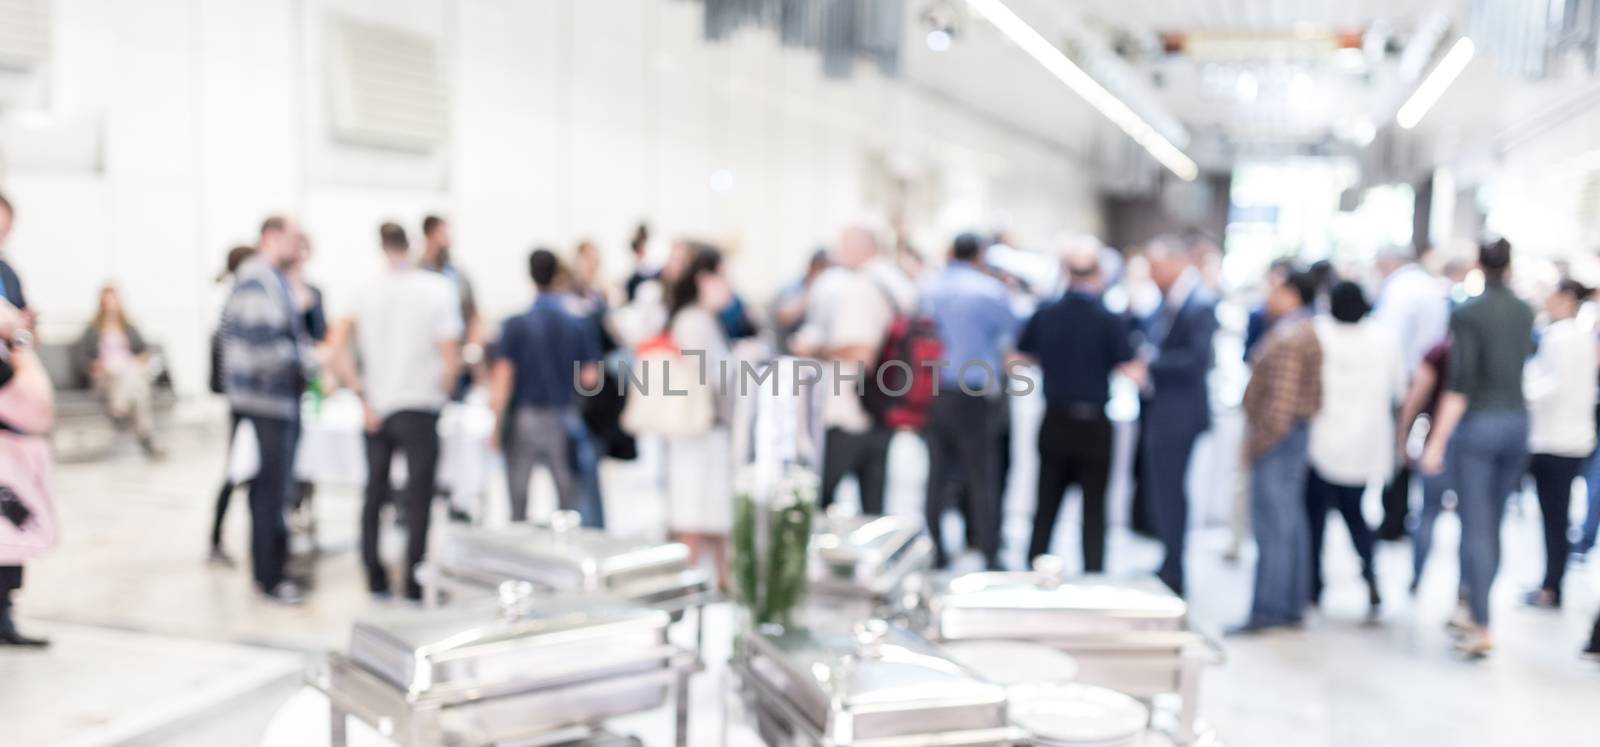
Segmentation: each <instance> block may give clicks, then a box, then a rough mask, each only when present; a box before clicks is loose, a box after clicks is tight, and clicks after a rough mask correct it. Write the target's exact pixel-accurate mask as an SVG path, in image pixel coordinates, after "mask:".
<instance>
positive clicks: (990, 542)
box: [923, 389, 1000, 568]
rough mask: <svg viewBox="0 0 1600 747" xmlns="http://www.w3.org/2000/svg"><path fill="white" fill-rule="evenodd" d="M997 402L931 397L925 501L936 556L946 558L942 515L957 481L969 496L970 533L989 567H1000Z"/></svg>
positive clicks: (959, 395) (954, 394) (940, 561)
mask: <svg viewBox="0 0 1600 747" xmlns="http://www.w3.org/2000/svg"><path fill="white" fill-rule="evenodd" d="M995 412H996V411H995V407H994V403H993V402H991V401H990V399H989V398H987V397H984V396H983V395H971V394H967V393H965V392H962V391H960V390H959V389H957V390H955V391H941V392H940V393H939V396H937V397H935V398H934V401H933V408H932V413H931V414H930V417H929V421H928V428H927V430H926V432H925V433H924V434H923V435H924V438H925V440H926V441H927V443H928V494H927V502H926V505H925V506H924V509H925V514H926V517H927V521H928V533H929V534H930V535H932V537H933V547H934V560H935V564H936V565H937V566H939V567H941V568H942V567H944V566H946V565H947V564H948V563H949V555H948V554H947V553H946V552H945V549H944V537H943V536H942V535H943V532H941V531H940V530H941V520H942V519H943V518H944V512H945V509H946V508H947V507H948V500H949V497H950V496H951V491H950V490H949V489H948V485H949V484H950V483H951V482H953V481H954V480H958V479H959V480H960V481H961V486H962V488H963V489H964V490H965V492H966V495H967V500H968V501H969V512H968V513H969V515H970V520H971V522H972V530H973V531H972V532H971V533H970V534H972V535H973V536H974V537H976V539H977V542H978V547H977V549H978V550H979V552H981V553H983V559H984V562H985V563H986V564H987V565H988V567H990V568H998V567H1000V532H999V526H1000V496H999V495H998V494H997V493H996V492H995V482H996V481H995V477H994V473H995V469H996V462H997V459H996V454H995V437H994V429H995V427H996V426H995Z"/></svg>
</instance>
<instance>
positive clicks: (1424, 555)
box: [1411, 446, 1466, 589]
mask: <svg viewBox="0 0 1600 747" xmlns="http://www.w3.org/2000/svg"><path fill="white" fill-rule="evenodd" d="M1455 451H1456V450H1455V448H1454V446H1449V447H1447V448H1446V449H1445V457H1444V470H1443V471H1441V472H1440V473H1439V474H1437V475H1429V474H1423V473H1422V472H1421V471H1420V470H1418V471H1417V474H1419V475H1421V476H1422V510H1421V511H1420V512H1418V513H1417V526H1416V529H1414V530H1412V532H1411V587H1412V588H1413V589H1415V588H1416V587H1417V585H1418V584H1420V583H1421V582H1422V570H1423V568H1424V567H1425V566H1426V565H1427V563H1428V553H1430V552H1432V551H1433V525H1434V523H1435V522H1437V521H1438V520H1439V514H1440V513H1441V512H1443V511H1444V494H1445V493H1446V492H1448V491H1451V490H1455V479H1454V475H1453V474H1452V472H1451V470H1453V469H1455V461H1456V460H1455ZM1458 500H1459V498H1458ZM1461 547H1462V549H1463V550H1464V549H1465V548H1466V545H1465V544H1464V543H1463V544H1462V545H1461ZM1462 557H1463V558H1465V557H1466V553H1464V552H1463V553H1462ZM1461 567H1462V569H1463V573H1464V572H1465V570H1464V569H1465V568H1466V561H1465V560H1464V559H1463V561H1462V563H1461Z"/></svg>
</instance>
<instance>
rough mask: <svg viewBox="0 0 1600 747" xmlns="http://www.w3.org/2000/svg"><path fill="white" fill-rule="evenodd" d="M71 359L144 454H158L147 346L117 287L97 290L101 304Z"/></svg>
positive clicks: (81, 375) (73, 349)
mask: <svg viewBox="0 0 1600 747" xmlns="http://www.w3.org/2000/svg"><path fill="white" fill-rule="evenodd" d="M72 363H73V367H74V369H75V370H76V371H77V374H78V379H79V381H80V382H81V383H83V384H86V385H88V386H90V387H92V388H93V389H94V390H95V392H96V393H97V394H99V395H100V398H101V399H102V400H103V401H104V402H105V406H106V412H107V413H108V414H109V415H111V419H112V420H114V421H116V422H118V423H119V424H120V423H126V424H128V425H130V426H131V427H132V428H133V432H134V435H136V436H138V438H139V446H140V448H142V449H144V452H145V455H146V456H150V457H158V456H160V455H161V450H160V449H159V448H157V447H156V443H155V434H154V430H153V425H154V417H153V414H152V413H153V408H152V405H151V378H152V376H151V371H150V351H149V348H148V347H147V346H146V345H145V341H144V337H143V336H142V335H140V334H139V330H138V329H136V328H135V327H134V326H133V324H132V323H131V322H129V321H128V317H127V315H126V314H124V313H123V310H122V296H121V295H120V294H119V293H117V289H116V288H113V287H110V286H107V287H106V288H105V289H103V290H101V291H100V308H99V310H98V311H96V312H95V315H94V321H91V322H90V323H89V327H88V329H85V330H84V331H83V336H82V337H79V338H78V342H77V343H75V344H74V345H73V346H72Z"/></svg>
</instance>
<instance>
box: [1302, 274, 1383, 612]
mask: <svg viewBox="0 0 1600 747" xmlns="http://www.w3.org/2000/svg"><path fill="white" fill-rule="evenodd" d="M1328 301H1329V304H1328V305H1329V313H1328V314H1327V315H1326V316H1322V317H1319V318H1317V320H1316V331H1317V341H1318V342H1319V343H1321V345H1322V409H1321V410H1320V411H1319V412H1318V413H1317V416H1316V417H1315V418H1313V419H1312V421H1311V445H1310V462H1311V475H1310V478H1309V479H1308V480H1307V481H1306V516H1307V518H1308V519H1310V524H1311V570H1312V578H1311V599H1310V600H1308V601H1310V602H1311V603H1313V604H1315V603H1317V602H1319V601H1320V599H1321V597H1322V537H1323V532H1324V529H1325V527H1326V524H1327V518H1328V511H1329V509H1331V508H1337V509H1338V510H1339V513H1340V515H1341V516H1343V517H1344V523H1345V526H1346V527H1347V528H1348V529H1349V530H1350V539H1351V540H1352V541H1353V542H1354V543H1355V546H1356V552H1357V554H1359V555H1360V556H1361V575H1362V577H1363V578H1364V579H1365V580H1366V582H1367V599H1368V604H1370V605H1371V609H1372V611H1373V612H1376V611H1377V609H1378V606H1379V605H1380V604H1382V598H1381V597H1380V596H1379V594H1378V580H1377V576H1376V574H1375V573H1374V571H1373V553H1374V544H1375V543H1376V535H1374V533H1373V531H1372V527H1371V526H1370V525H1369V524H1367V520H1366V517H1365V516H1363V515H1362V513H1361V498H1362V496H1363V495H1364V494H1365V493H1366V490H1367V486H1368V485H1372V484H1377V485H1382V484H1383V483H1384V482H1385V481H1386V480H1388V479H1389V475H1390V473H1391V472H1393V471H1394V446H1393V444H1394V442H1395V436H1394V408H1395V405H1396V404H1398V403H1399V402H1400V399H1401V397H1403V396H1405V386H1406V378H1405V367H1404V365H1403V364H1402V363H1401V360H1400V348H1399V344H1398V343H1397V342H1395V339H1394V337H1393V336H1392V335H1391V334H1390V333H1389V331H1388V330H1386V329H1384V328H1383V327H1381V326H1379V325H1378V324H1377V323H1376V322H1374V321H1372V320H1371V319H1368V318H1367V312H1368V311H1369V310H1370V309H1371V307H1370V306H1369V305H1368V304H1367V299H1366V296H1365V295H1364V294H1363V293H1362V291H1361V286H1359V285H1356V284H1355V283H1352V282H1349V281H1345V282H1341V283H1338V284H1337V285H1335V286H1334V287H1333V289H1332V290H1331V291H1330V292H1329V294H1328Z"/></svg>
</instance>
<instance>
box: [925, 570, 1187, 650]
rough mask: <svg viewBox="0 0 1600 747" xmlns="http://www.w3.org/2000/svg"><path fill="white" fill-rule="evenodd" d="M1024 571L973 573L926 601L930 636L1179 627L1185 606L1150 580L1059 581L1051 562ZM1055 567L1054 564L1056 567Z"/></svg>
mask: <svg viewBox="0 0 1600 747" xmlns="http://www.w3.org/2000/svg"><path fill="white" fill-rule="evenodd" d="M1040 560H1041V561H1044V562H1040V563H1036V566H1035V567H1036V570H1034V571H1033V572H1031V573H1018V572H1012V573H1005V572H998V573H973V574H968V575H965V576H960V577H957V578H955V579H952V580H950V581H949V582H948V584H947V585H946V586H945V588H944V589H943V590H942V591H941V592H940V593H938V594H935V595H934V599H933V601H932V613H933V625H934V628H935V630H934V633H935V635H936V636H937V637H938V638H940V639H943V640H960V639H973V638H999V639H1025V640H1051V639H1064V638H1075V637H1083V636H1093V635H1099V634H1118V633H1137V632H1170V631H1180V630H1183V629H1184V626H1185V622H1184V621H1185V617H1186V615H1187V614H1188V605H1187V604H1186V603H1185V602H1184V601H1183V600H1182V599H1181V598H1179V597H1177V596H1176V595H1174V594H1172V592H1171V591H1169V590H1168V589H1167V588H1166V587H1165V586H1163V585H1161V583H1160V582H1159V581H1155V580H1154V579H1143V578H1139V579H1109V578H1103V577H1085V578H1083V579H1079V580H1075V581H1072V582H1063V581H1062V580H1061V575H1060V567H1059V565H1057V564H1055V563H1052V562H1050V561H1053V560H1055V559H1053V558H1041V559H1040ZM1057 562H1058V561H1057Z"/></svg>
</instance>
